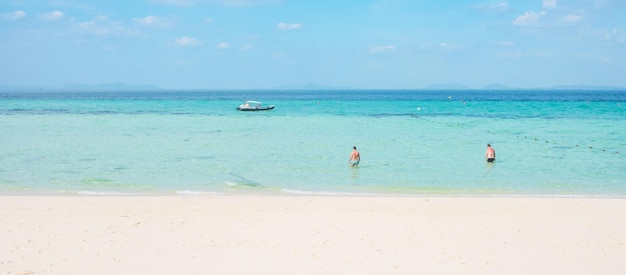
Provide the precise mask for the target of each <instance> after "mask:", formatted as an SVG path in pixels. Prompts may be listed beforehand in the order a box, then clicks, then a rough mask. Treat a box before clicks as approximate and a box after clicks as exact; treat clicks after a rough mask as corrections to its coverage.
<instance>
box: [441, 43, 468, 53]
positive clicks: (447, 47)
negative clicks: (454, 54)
mask: <svg viewBox="0 0 626 275" xmlns="http://www.w3.org/2000/svg"><path fill="white" fill-rule="evenodd" d="M439 46H441V47H442V48H443V49H444V50H448V51H451V50H456V49H461V48H462V46H460V45H455V44H450V43H445V42H444V43H441V44H439Z"/></svg>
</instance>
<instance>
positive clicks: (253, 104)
mask: <svg viewBox="0 0 626 275" xmlns="http://www.w3.org/2000/svg"><path fill="white" fill-rule="evenodd" d="M271 109H274V105H269V106H263V105H262V104H261V102H258V101H251V100H248V101H246V102H244V103H243V104H241V105H239V107H237V110H239V111H267V110H271Z"/></svg>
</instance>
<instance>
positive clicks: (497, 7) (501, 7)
mask: <svg viewBox="0 0 626 275" xmlns="http://www.w3.org/2000/svg"><path fill="white" fill-rule="evenodd" d="M474 7H475V8H477V9H480V10H484V11H488V12H503V11H506V10H508V9H509V3H508V2H489V3H481V4H477V5H475V6H474Z"/></svg>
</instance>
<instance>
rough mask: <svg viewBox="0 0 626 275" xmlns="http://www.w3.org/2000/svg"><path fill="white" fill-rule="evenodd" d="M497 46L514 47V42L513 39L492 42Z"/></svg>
mask: <svg viewBox="0 0 626 275" xmlns="http://www.w3.org/2000/svg"><path fill="white" fill-rule="evenodd" d="M494 44H495V45H497V46H502V47H515V42H513V41H508V40H506V41H500V42H496V43H494Z"/></svg>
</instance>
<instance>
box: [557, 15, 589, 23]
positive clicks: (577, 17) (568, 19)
mask: <svg viewBox="0 0 626 275" xmlns="http://www.w3.org/2000/svg"><path fill="white" fill-rule="evenodd" d="M583 19H585V17H584V16H582V15H573V14H570V15H566V16H564V17H563V19H562V20H563V21H565V22H567V23H578V22H580V21H583Z"/></svg>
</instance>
